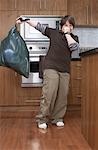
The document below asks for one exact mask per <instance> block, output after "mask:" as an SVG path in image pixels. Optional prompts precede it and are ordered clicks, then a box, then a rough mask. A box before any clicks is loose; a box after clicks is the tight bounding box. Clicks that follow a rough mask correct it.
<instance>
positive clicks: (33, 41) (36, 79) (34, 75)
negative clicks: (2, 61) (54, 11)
mask: <svg viewBox="0 0 98 150" xmlns="http://www.w3.org/2000/svg"><path fill="white" fill-rule="evenodd" d="M22 17H24V16H22ZM25 17H27V18H30V19H31V20H36V21H38V22H40V23H41V24H44V25H46V26H49V27H52V28H57V29H59V28H60V20H61V17H60V16H27V15H26V16H25ZM20 34H21V36H22V38H23V39H24V41H25V42H26V45H27V48H28V51H29V60H30V73H29V78H25V77H23V76H22V82H21V86H22V87H41V86H42V84H43V80H42V78H40V74H39V70H40V58H41V57H44V56H45V55H46V54H47V51H48V48H49V42H50V41H49V38H48V37H46V36H44V35H43V34H41V33H40V32H39V31H37V30H36V29H35V28H33V27H31V26H29V25H28V24H27V23H23V24H20Z"/></svg>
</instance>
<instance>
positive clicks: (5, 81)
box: [0, 61, 81, 111]
mask: <svg viewBox="0 0 98 150" xmlns="http://www.w3.org/2000/svg"><path fill="white" fill-rule="evenodd" d="M0 86H1V87H0V110H5V111H6V110H17V111H22V110H26V111H36V110H38V109H39V103H40V97H41V88H40V87H34V88H31V87H30V88H28V87H21V76H20V75H19V74H17V73H16V72H15V71H13V70H11V69H9V68H4V67H0ZM80 103H81V61H71V80H70V87H69V95H68V107H69V108H74V109H78V108H79V107H80Z"/></svg>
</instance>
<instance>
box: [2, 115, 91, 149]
mask: <svg viewBox="0 0 98 150" xmlns="http://www.w3.org/2000/svg"><path fill="white" fill-rule="evenodd" d="M0 150H91V148H90V147H89V146H88V144H87V142H86V141H85V139H84V138H83V136H82V134H81V118H80V117H79V116H75V115H68V116H66V117H65V126H64V127H63V128H59V127H56V126H55V125H51V124H49V127H48V129H47V130H41V129H38V128H37V126H36V123H35V120H34V117H32V118H25V117H19V116H18V117H14V118H13V117H9V118H8V117H5V118H1V119H0Z"/></svg>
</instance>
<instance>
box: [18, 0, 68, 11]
mask: <svg viewBox="0 0 98 150" xmlns="http://www.w3.org/2000/svg"><path fill="white" fill-rule="evenodd" d="M16 9H17V10H25V11H26V10H28V11H30V10H35V11H38V10H39V11H40V10H41V11H45V10H49V11H52V10H57V11H58V10H59V11H61V10H66V9H67V0H60V1H59V0H55V1H54V0H29V2H28V0H16Z"/></svg>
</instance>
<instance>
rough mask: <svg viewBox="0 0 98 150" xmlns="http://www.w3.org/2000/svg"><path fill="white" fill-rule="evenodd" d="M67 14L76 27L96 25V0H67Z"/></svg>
mask: <svg viewBox="0 0 98 150" xmlns="http://www.w3.org/2000/svg"><path fill="white" fill-rule="evenodd" d="M67 12H68V14H70V15H72V16H74V17H75V19H76V24H77V25H95V26H97V25H98V0H82V1H80V0H68V1H67Z"/></svg>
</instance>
